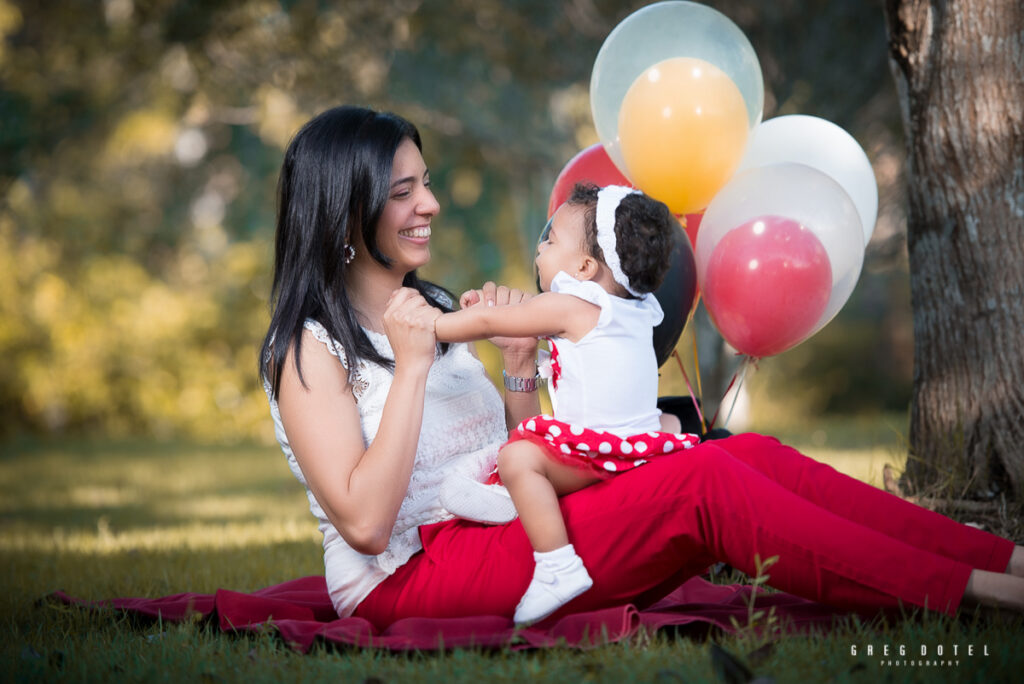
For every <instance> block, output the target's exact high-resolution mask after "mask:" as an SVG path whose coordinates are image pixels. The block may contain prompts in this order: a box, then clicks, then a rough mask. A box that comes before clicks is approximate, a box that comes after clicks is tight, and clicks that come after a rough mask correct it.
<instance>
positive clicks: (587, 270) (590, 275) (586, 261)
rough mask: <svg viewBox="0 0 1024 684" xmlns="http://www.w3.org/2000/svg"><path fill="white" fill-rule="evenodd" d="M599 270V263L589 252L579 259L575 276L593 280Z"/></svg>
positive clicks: (579, 278) (580, 278)
mask: <svg viewBox="0 0 1024 684" xmlns="http://www.w3.org/2000/svg"><path fill="white" fill-rule="evenodd" d="M600 271H601V264H600V263H599V262H598V261H597V259H595V258H594V257H592V256H590V255H589V254H588V255H587V256H585V257H583V259H582V260H581V261H580V266H579V270H578V271H577V274H576V277H577V279H578V280H593V279H594V278H596V277H597V274H598V273H599V272H600Z"/></svg>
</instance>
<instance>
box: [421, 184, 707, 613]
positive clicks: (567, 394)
mask: <svg viewBox="0 0 1024 684" xmlns="http://www.w3.org/2000/svg"><path fill="white" fill-rule="evenodd" d="M677 225H678V224H677V223H676V221H675V219H674V217H673V216H672V214H671V213H670V212H669V210H668V208H667V207H666V206H665V205H664V204H662V203H661V202H658V201H657V200H654V199H651V198H650V197H648V196H647V195H644V194H643V193H641V192H639V191H637V190H633V189H632V188H625V187H620V186H609V187H606V188H603V189H599V188H598V187H597V186H594V185H577V186H576V187H575V188H574V190H573V192H572V195H571V196H570V197H569V199H568V201H567V202H566V203H565V204H563V205H562V206H561V207H560V208H559V209H558V211H557V212H555V215H554V217H553V218H552V223H551V229H550V232H549V233H548V235H547V239H546V240H544V241H543V242H542V243H541V244H540V245H539V246H538V248H537V258H536V264H537V271H538V273H539V276H540V286H541V289H542V290H543V293H542V294H540V295H538V296H536V297H534V298H532V299H530V300H528V301H525V302H523V303H521V304H515V305H509V306H494V307H483V306H475V307H472V308H468V309H463V310H462V311H457V312H453V313H447V314H442V315H439V316H438V318H437V319H436V321H435V323H434V326H435V332H436V335H437V339H438V341H440V342H463V341H470V340H479V339H486V338H488V337H493V336H499V335H500V336H517V337H527V336H537V337H547V338H548V340H549V343H550V347H551V376H550V388H551V392H550V394H551V400H552V405H553V407H554V417H551V416H547V415H542V416H535V417H533V418H529V419H527V420H524V421H523V422H522V423H520V425H519V426H518V427H517V428H516V429H515V430H513V431H512V433H511V434H510V435H509V440H508V442H507V443H506V444H505V445H504V446H503V447H502V448H501V451H500V452H499V454H498V462H497V463H498V466H497V474H498V477H499V478H500V481H501V484H503V485H504V487H502V486H501V485H494V484H485V483H482V482H477V481H472V480H469V479H465V481H459V482H448V483H445V486H443V487H442V491H441V500H442V504H443V505H444V506H445V507H446V508H447V509H448V510H449V511H450V512H452V513H453V514H455V515H458V516H459V517H463V518H467V519H470V520H476V521H478V522H489V523H503V522H508V521H510V520H512V519H514V518H515V516H516V513H518V515H519V519H520V521H521V522H522V524H523V528H524V529H525V531H526V534H527V536H528V537H529V539H530V543H531V544H532V546H533V549H534V558H535V560H536V567H535V570H534V575H533V579H532V581H531V582H530V585H529V587H528V588H527V590H526V593H525V594H524V595H523V598H522V600H521V601H520V602H519V605H518V607H517V608H516V611H515V616H514V619H515V622H516V623H517V624H529V623H531V622H535V621H537V620H540V619H543V618H545V617H547V616H548V615H550V614H551V613H553V612H554V611H556V610H557V609H558V608H560V607H561V606H563V605H564V604H566V603H568V602H569V601H570V600H572V599H573V598H575V597H577V596H579V595H580V594H582V593H583V592H585V591H586V590H587V589H589V588H590V587H591V585H592V584H593V581H592V579H591V577H590V575H589V573H588V572H587V569H586V567H585V566H584V564H583V561H582V559H581V558H580V557H579V556H578V555H577V554H576V551H575V550H574V549H573V546H572V544H570V543H569V538H568V534H567V531H566V527H565V522H564V520H563V519H562V516H561V511H560V510H559V507H558V497H559V496H562V495H565V494H568V493H571V492H575V491H577V490H580V489H582V488H584V487H587V486H589V485H592V484H594V483H596V482H600V481H601V480H604V479H606V478H608V477H611V476H614V475H617V474H621V473H624V472H626V471H629V470H631V469H633V468H636V467H638V466H641V465H643V464H644V463H646V462H647V460H648V459H651V458H663V457H665V456H669V455H671V454H675V453H677V452H678V451H680V450H682V449H686V448H689V447H690V446H692V445H694V444H696V443H697V441H698V439H697V436H696V435H681V434H674V433H672V432H663V431H662V430H663V429H670V428H674V429H678V424H677V423H674V422H672V419H671V418H670V417H669V416H665V417H664V421H663V418H662V416H661V412H660V411H659V410H658V408H657V394H658V366H657V361H656V358H655V352H654V347H653V346H652V335H653V330H654V327H655V326H656V325H658V323H660V322H661V319H662V317H663V314H662V310H661V307H660V306H659V304H658V301H657V299H655V298H654V295H653V294H651V293H652V292H653V291H654V290H656V289H657V288H658V286H659V285H660V284H661V281H662V279H663V278H664V276H665V273H666V272H667V271H668V268H669V260H670V258H671V254H672V251H673V249H674V247H675V242H674V239H675V238H674V232H675V231H677V230H678V228H677ZM505 387H506V389H507V390H509V391H531V390H533V389H535V387H536V378H509V377H506V378H505ZM663 422H664V423H665V426H664V427H663V426H662V423H663ZM506 488H507V490H506Z"/></svg>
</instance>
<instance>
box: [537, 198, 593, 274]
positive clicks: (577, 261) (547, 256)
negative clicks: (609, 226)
mask: <svg viewBox="0 0 1024 684" xmlns="http://www.w3.org/2000/svg"><path fill="white" fill-rule="evenodd" d="M584 220H585V209H584V207H582V206H579V205H570V204H563V205H562V206H561V207H559V208H558V211H556V212H555V215H554V216H553V217H551V230H549V231H548V237H547V240H545V241H544V242H542V243H540V244H539V245H537V259H536V260H535V263H536V264H537V274H538V275H539V276H540V289H542V290H544V291H545V292H547V291H548V290H549V289H550V288H551V279H552V278H554V277H555V276H556V275H558V272H559V271H565V272H566V273H567V274H569V275H570V276H572V277H576V272H577V270H578V269H579V268H580V267H581V266H582V264H583V260H584V258H585V257H586V255H585V254H584V252H583V242H584V240H583V239H584V237H585V231H584V227H583V222H584Z"/></svg>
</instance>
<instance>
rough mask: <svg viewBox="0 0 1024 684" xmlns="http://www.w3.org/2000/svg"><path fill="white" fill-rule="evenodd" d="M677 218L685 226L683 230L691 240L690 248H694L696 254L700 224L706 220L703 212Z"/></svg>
mask: <svg viewBox="0 0 1024 684" xmlns="http://www.w3.org/2000/svg"><path fill="white" fill-rule="evenodd" d="M676 218H677V219H679V222H680V223H682V224H683V230H685V231H686V237H688V238H690V246H691V247H693V251H694V253H696V252H697V231H699V230H700V222H701V220H702V219H703V218H704V214H703V212H699V213H696V214H686V215H685V216H677V217H676Z"/></svg>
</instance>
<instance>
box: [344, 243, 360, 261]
mask: <svg viewBox="0 0 1024 684" xmlns="http://www.w3.org/2000/svg"><path fill="white" fill-rule="evenodd" d="M342 254H343V256H342V258H341V259H342V261H344V262H345V263H346V264H351V263H352V260H353V259H355V258H356V250H355V248H354V247H353V246H352V245H345V247H344V248H343V249H342Z"/></svg>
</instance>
